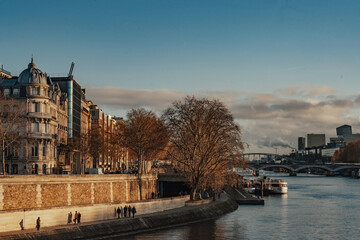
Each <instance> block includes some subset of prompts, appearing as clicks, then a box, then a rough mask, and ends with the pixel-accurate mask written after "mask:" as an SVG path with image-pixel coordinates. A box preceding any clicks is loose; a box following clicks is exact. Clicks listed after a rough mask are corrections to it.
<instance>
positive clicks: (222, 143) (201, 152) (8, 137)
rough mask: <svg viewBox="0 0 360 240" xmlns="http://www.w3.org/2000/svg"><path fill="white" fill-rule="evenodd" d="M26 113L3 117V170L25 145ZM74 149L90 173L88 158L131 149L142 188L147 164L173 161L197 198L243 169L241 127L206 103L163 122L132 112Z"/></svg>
mask: <svg viewBox="0 0 360 240" xmlns="http://www.w3.org/2000/svg"><path fill="white" fill-rule="evenodd" d="M2 103H3V104H2V105H4V102H2ZM5 105H6V106H7V105H9V104H5ZM23 113H24V111H21V110H20V109H16V111H5V110H4V111H2V112H1V117H0V120H1V122H0V127H1V131H0V138H1V139H0V140H1V141H2V155H3V163H2V165H3V169H4V168H5V157H4V153H5V150H6V149H8V148H9V147H10V146H11V145H13V144H14V143H15V142H17V141H18V140H19V138H20V137H21V136H22V135H21V133H26V131H24V130H25V129H22V130H21V131H19V129H21V128H22V127H21V128H20V127H19V126H20V125H21V124H23V123H24V115H23ZM25 122H26V121H25ZM68 148H70V149H68V150H74V151H77V152H80V156H81V173H84V172H85V161H87V160H88V159H91V158H94V156H99V155H100V154H103V155H106V156H109V157H110V158H111V159H114V158H116V157H118V156H115V155H117V154H123V152H122V151H123V150H124V148H126V149H128V150H129V155H130V158H133V159H137V165H138V166H137V167H138V176H139V187H140V189H141V181H140V179H141V175H142V174H143V173H145V169H146V168H145V165H146V164H145V163H146V162H149V161H150V162H151V161H153V160H156V159H160V158H162V159H164V158H165V159H168V160H171V161H172V163H173V167H174V168H175V169H176V170H177V172H179V173H180V174H182V175H183V176H184V177H185V178H186V179H187V181H188V183H189V187H190V189H191V196H192V198H193V197H194V196H195V193H196V192H197V191H198V190H203V189H206V188H211V189H214V190H219V189H221V188H222V187H223V186H224V184H226V183H227V182H228V181H230V182H231V177H232V176H231V172H230V171H229V169H230V168H231V167H236V166H241V165H242V164H243V161H242V159H243V158H242V152H243V143H242V139H241V131H240V127H239V126H238V125H237V124H236V123H235V122H234V119H233V117H232V114H231V113H230V111H229V110H228V109H227V108H226V107H225V106H224V104H223V103H221V102H220V101H218V100H209V99H206V98H203V99H197V98H195V97H186V98H185V99H183V101H176V102H174V103H173V104H172V106H171V107H169V108H168V109H166V110H165V111H164V112H163V114H162V116H161V117H157V116H156V115H155V114H154V113H153V112H152V111H148V110H145V109H143V108H140V109H132V110H131V111H129V112H128V114H127V119H126V120H125V121H124V122H123V123H121V124H119V125H117V128H116V129H115V130H114V131H112V132H111V134H108V133H106V135H104V131H103V130H102V129H100V128H99V127H96V126H94V127H93V128H91V129H90V130H89V131H88V132H87V133H84V134H81V136H80V137H79V138H74V139H73V140H72V142H70V144H69V146H68ZM3 172H4V174H5V171H3Z"/></svg>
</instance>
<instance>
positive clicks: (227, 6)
mask: <svg viewBox="0 0 360 240" xmlns="http://www.w3.org/2000/svg"><path fill="white" fill-rule="evenodd" d="M20 6H21V7H20ZM0 8H1V9H6V11H3V12H2V14H1V15H0V22H1V23H2V24H1V26H2V27H1V28H2V33H6V36H1V37H0V46H1V52H0V62H1V63H2V64H4V69H5V70H8V71H10V72H11V73H12V74H14V75H18V74H20V72H21V71H22V70H24V69H25V68H26V66H27V64H28V63H29V61H30V58H31V55H32V54H33V55H34V60H35V62H36V63H37V65H38V67H39V69H41V70H42V71H45V72H47V73H48V74H49V75H50V76H54V77H55V76H56V75H57V74H58V73H61V74H63V75H66V74H67V72H68V71H69V68H70V64H71V62H72V61H74V62H75V69H74V76H75V79H76V80H77V81H78V82H79V83H80V85H81V86H82V87H83V88H86V94H87V97H88V99H90V100H93V101H94V102H95V103H96V104H98V105H99V107H100V108H102V109H103V110H104V111H105V112H106V113H107V114H110V115H117V116H122V117H125V115H124V113H126V111H127V110H129V109H130V108H132V107H146V108H149V109H152V110H154V111H156V112H161V110H163V109H165V108H166V107H167V106H169V105H170V104H171V103H172V102H173V101H174V100H180V99H181V98H182V97H184V96H186V95H195V96H197V97H201V96H207V97H210V98H219V99H220V100H221V101H223V102H224V103H225V104H226V105H227V106H228V107H229V108H230V110H231V111H232V113H233V114H234V117H235V118H236V119H237V121H238V122H239V124H240V126H241V128H242V129H243V133H244V136H243V140H244V141H245V142H247V143H248V144H250V147H251V148H250V150H247V151H248V152H250V151H252V150H254V151H256V150H257V149H259V150H260V151H271V152H274V149H273V148H274V147H281V145H291V146H292V147H297V144H296V143H297V137H300V136H305V135H306V134H307V133H325V134H326V135H327V138H328V137H329V136H335V135H336V133H335V128H336V127H338V126H341V125H343V124H349V125H352V126H353V130H354V133H356V132H360V130H359V129H360V124H359V114H360V111H359V110H360V109H359V104H360V97H359V91H358V90H357V86H358V84H357V80H358V79H359V77H358V76H360V69H359V67H358V66H359V65H360V57H359V56H360V41H359V39H360V29H359V28H358V26H357V23H358V22H359V20H360V16H359V15H358V14H357V13H358V10H359V9H360V3H359V2H357V1H347V2H346V4H344V2H343V1H316V2H314V1H301V2H299V1H272V2H271V3H269V1H256V2H254V1H241V2H240V1H227V2H226V3H223V2H218V1H196V2H190V1H105V3H103V2H101V1H74V2H71V1H61V2H58V1H51V2H48V1H32V2H28V1H16V0H15V1H10V0H0ZM29 9H31V11H29ZM294 145H295V146H294ZM261 147H262V148H261ZM290 150H291V149H288V148H287V149H278V152H289V151H290Z"/></svg>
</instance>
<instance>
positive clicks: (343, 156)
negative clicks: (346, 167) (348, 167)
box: [332, 141, 360, 163]
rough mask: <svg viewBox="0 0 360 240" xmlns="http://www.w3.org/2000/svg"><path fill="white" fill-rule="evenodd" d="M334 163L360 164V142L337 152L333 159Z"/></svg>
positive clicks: (349, 144) (352, 143) (348, 145)
mask: <svg viewBox="0 0 360 240" xmlns="http://www.w3.org/2000/svg"><path fill="white" fill-rule="evenodd" d="M332 161H334V162H342V163H360V141H355V142H351V143H348V144H346V147H345V148H344V149H339V150H337V151H336V152H335V155H334V157H333V158H332Z"/></svg>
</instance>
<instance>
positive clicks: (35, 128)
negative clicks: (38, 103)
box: [32, 123, 39, 132]
mask: <svg viewBox="0 0 360 240" xmlns="http://www.w3.org/2000/svg"><path fill="white" fill-rule="evenodd" d="M32 131H33V132H39V123H32Z"/></svg>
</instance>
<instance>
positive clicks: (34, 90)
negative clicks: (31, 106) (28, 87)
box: [32, 87, 40, 95]
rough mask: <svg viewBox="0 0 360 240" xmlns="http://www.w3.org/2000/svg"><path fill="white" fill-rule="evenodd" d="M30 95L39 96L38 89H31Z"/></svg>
mask: <svg viewBox="0 0 360 240" xmlns="http://www.w3.org/2000/svg"><path fill="white" fill-rule="evenodd" d="M32 94H33V95H39V94H40V88H38V87H35V88H32Z"/></svg>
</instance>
